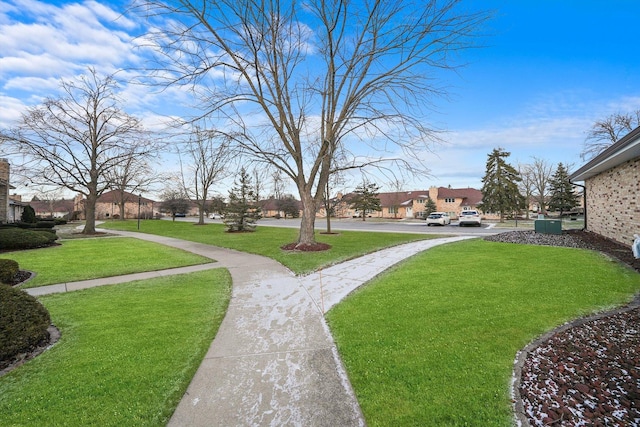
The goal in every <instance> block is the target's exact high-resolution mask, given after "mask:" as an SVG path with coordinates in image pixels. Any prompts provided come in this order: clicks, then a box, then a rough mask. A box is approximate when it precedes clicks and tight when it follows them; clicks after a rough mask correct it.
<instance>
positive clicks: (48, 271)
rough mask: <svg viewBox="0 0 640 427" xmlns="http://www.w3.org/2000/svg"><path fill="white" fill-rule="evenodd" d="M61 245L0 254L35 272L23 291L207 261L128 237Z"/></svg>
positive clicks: (78, 240) (23, 268)
mask: <svg viewBox="0 0 640 427" xmlns="http://www.w3.org/2000/svg"><path fill="white" fill-rule="evenodd" d="M61 243H62V244H61V246H53V247H49V248H44V249H34V250H28V251H14V252H5V253H2V254H0V258H8V259H12V260H15V261H17V262H18V264H19V265H20V269H22V270H29V271H33V272H35V273H37V275H36V277H34V278H33V279H31V280H30V281H28V282H27V283H25V284H24V285H23V288H32V287H37V286H44V285H51V284H55V283H64V282H73V281H77V280H86V279H95V278H100V277H110V276H116V275H121V274H130V273H140V272H143V271H155V270H162V269H165V268H173V267H183V266H187V265H195V264H204V263H207V262H211V261H212V260H210V259H209V258H206V257H203V256H199V255H195V254H192V253H189V252H186V251H182V250H180V249H175V248H170V247H168V246H163V245H159V244H157V243H152V242H145V241H143V240H138V239H134V238H130V237H101V238H96V239H77V240H68V241H62V242H61Z"/></svg>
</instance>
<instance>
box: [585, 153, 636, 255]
mask: <svg viewBox="0 0 640 427" xmlns="http://www.w3.org/2000/svg"><path fill="white" fill-rule="evenodd" d="M585 186H586V188H587V229H588V230H589V231H593V232H594V233H598V234H601V235H603V236H605V237H608V238H610V239H613V240H616V241H618V242H620V243H623V244H625V245H629V246H631V244H632V243H633V235H634V234H640V199H639V195H640V158H638V159H634V160H629V161H628V162H625V163H623V164H621V165H619V166H616V167H615V168H613V169H610V170H608V171H606V172H603V173H601V174H599V175H596V176H594V177H593V178H590V179H588V180H586V182H585Z"/></svg>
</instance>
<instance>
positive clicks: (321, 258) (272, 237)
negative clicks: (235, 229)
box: [100, 220, 443, 274]
mask: <svg viewBox="0 0 640 427" xmlns="http://www.w3.org/2000/svg"><path fill="white" fill-rule="evenodd" d="M100 227H103V228H113V229H119V230H127V231H136V230H137V221H114V222H109V223H105V224H101V225H100ZM140 231H141V232H144V233H150V234H159V235H163V236H169V237H175V238H179V239H184V240H190V241H194V242H200V243H206V244H209V245H215V246H221V247H224V248H230V249H236V250H239V251H243V252H250V253H254V254H258V255H264V256H267V257H269V258H273V259H275V260H277V261H278V262H280V263H282V264H283V265H285V266H287V267H288V268H290V269H291V270H292V271H294V272H295V273H297V274H305V273H309V272H312V271H315V270H317V269H319V268H321V267H324V266H327V265H331V264H336V263H339V262H342V261H346V260H348V259H351V258H355V257H357V256H360V255H364V254H367V253H370V252H373V251H376V250H379V249H382V248H385V247H388V246H393V245H397V244H401V243H406V242H410V241H415V240H423V239H428V238H434V237H443V236H428V235H423V234H407V233H372V232H363V231H341V232H340V233H339V234H322V233H316V240H317V241H318V242H322V243H328V244H330V245H332V248H331V249H330V250H328V251H322V252H290V251H283V250H281V249H280V247H281V246H283V245H285V244H287V243H291V242H294V241H296V240H297V236H298V230H297V229H294V228H280V227H260V226H259V225H258V227H257V228H256V231H255V232H253V233H226V232H225V228H224V225H222V224H207V225H195V224H194V223H191V222H183V221H176V222H173V221H159V220H146V221H142V222H141V226H140Z"/></svg>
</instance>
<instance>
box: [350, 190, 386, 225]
mask: <svg viewBox="0 0 640 427" xmlns="http://www.w3.org/2000/svg"><path fill="white" fill-rule="evenodd" d="M378 190H380V187H378V185H376V184H375V183H370V184H368V183H366V182H363V183H362V184H361V185H359V186H358V187H356V190H355V191H354V193H355V196H354V197H353V198H352V199H351V208H352V209H355V210H357V211H360V212H362V220H363V221H364V220H365V217H366V216H367V215H366V214H367V212H371V211H381V210H382V206H381V205H380V199H379V198H378V194H379V193H378Z"/></svg>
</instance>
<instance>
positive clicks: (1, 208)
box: [0, 158, 10, 223]
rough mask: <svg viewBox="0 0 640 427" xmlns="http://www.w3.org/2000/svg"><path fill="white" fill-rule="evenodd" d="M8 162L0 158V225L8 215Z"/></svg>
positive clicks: (5, 220)
mask: <svg viewBox="0 0 640 427" xmlns="http://www.w3.org/2000/svg"><path fill="white" fill-rule="evenodd" d="M9 188H10V187H9V160H7V159H4V158H0V223H3V222H7V219H8V215H9Z"/></svg>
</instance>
